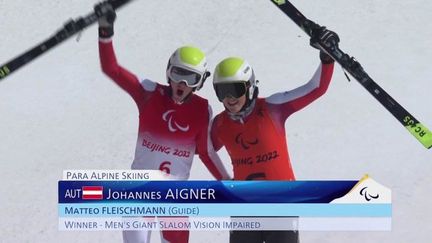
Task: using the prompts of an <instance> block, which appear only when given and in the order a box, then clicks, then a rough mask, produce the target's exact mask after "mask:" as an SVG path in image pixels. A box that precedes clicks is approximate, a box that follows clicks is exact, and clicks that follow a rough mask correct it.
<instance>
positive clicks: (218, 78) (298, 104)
mask: <svg viewBox="0 0 432 243" xmlns="http://www.w3.org/2000/svg"><path fill="white" fill-rule="evenodd" d="M318 41H320V42H321V43H328V44H332V45H337V43H338V42H339V37H338V36H337V35H336V33H334V32H332V31H329V30H327V29H325V28H319V29H316V30H315V33H314V35H313V37H312V38H311V45H312V46H314V47H317V42H318ZM320 59H321V64H320V65H319V67H318V70H317V71H316V72H315V74H314V75H313V77H312V79H311V80H310V81H309V82H308V83H306V84H304V85H303V86H300V87H298V88H296V89H294V90H291V91H287V92H282V93H276V94H273V95H271V96H270V97H267V98H258V97H257V96H258V87H257V86H256V84H257V81H256V80H255V74H254V71H253V69H252V67H251V66H250V65H249V64H248V63H247V61H245V60H244V59H242V58H239V57H230V58H226V59H224V60H223V61H221V62H220V63H219V64H218V65H217V66H216V69H215V72H214V77H213V86H214V89H215V92H216V95H217V97H218V99H219V101H220V102H222V103H223V104H224V107H225V111H223V112H221V113H220V114H218V115H217V116H216V117H215V119H214V121H213V127H212V131H211V136H212V140H213V144H214V145H215V149H216V150H219V149H220V148H221V147H222V146H225V148H226V150H227V152H228V154H229V156H230V158H231V162H232V165H233V170H234V180H289V181H290V180H295V176H294V171H293V169H292V166H291V162H290V158H289V155H288V149H287V140H286V136H285V134H286V133H285V121H286V120H287V119H288V117H289V116H290V115H292V114H293V113H294V112H297V111H299V110H300V109H302V108H304V107H306V106H307V105H309V104H310V103H312V102H313V101H314V100H316V99H317V98H319V97H320V96H322V95H323V94H324V93H325V92H326V90H327V88H328V86H329V84H330V80H331V77H332V74H333V66H334V61H333V59H332V58H331V57H330V56H328V55H327V54H325V53H324V52H321V53H320ZM294 220H295V219H294ZM230 242H231V243H243V242H248V243H262V242H266V243H282V242H283V243H287V242H298V231H296V230H293V231H232V232H231V234H230Z"/></svg>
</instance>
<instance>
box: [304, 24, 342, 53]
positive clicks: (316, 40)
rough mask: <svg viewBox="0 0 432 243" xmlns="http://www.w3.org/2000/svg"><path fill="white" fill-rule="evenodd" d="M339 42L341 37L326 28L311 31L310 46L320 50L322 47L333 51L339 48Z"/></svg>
mask: <svg viewBox="0 0 432 243" xmlns="http://www.w3.org/2000/svg"><path fill="white" fill-rule="evenodd" d="M339 41H340V40H339V36H338V35H337V34H336V33H335V32H333V31H331V30H328V29H327V28H326V27H325V26H317V27H316V28H314V29H312V31H311V38H310V45H311V46H312V47H314V48H317V49H320V48H319V45H321V46H323V47H328V48H329V49H333V48H336V47H337V46H338V43H339Z"/></svg>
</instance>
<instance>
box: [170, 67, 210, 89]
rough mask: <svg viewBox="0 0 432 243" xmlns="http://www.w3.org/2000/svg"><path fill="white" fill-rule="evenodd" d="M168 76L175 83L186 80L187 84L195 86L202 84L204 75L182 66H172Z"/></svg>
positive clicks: (191, 86)
mask: <svg viewBox="0 0 432 243" xmlns="http://www.w3.org/2000/svg"><path fill="white" fill-rule="evenodd" d="M168 78H169V79H170V80H171V81H173V82H175V83H181V82H184V83H185V84H186V86H188V87H190V88H195V87H198V86H199V85H200V84H201V80H202V78H203V75H202V74H199V73H196V72H193V71H190V70H187V69H184V68H181V67H176V66H171V67H170V68H169V69H168Z"/></svg>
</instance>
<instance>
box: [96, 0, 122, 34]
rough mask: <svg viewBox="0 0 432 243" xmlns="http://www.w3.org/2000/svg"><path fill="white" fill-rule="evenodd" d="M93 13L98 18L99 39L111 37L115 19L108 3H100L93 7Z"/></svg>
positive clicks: (114, 14)
mask: <svg viewBox="0 0 432 243" xmlns="http://www.w3.org/2000/svg"><path fill="white" fill-rule="evenodd" d="M94 11H95V14H96V16H98V17H99V20H98V23H99V37H100V38H110V37H112V36H113V35H114V21H115V19H116V17H117V15H116V12H115V11H114V8H113V7H112V5H111V4H110V3H109V2H108V1H105V2H101V3H99V4H96V5H95V6H94Z"/></svg>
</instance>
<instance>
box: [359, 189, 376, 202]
mask: <svg viewBox="0 0 432 243" xmlns="http://www.w3.org/2000/svg"><path fill="white" fill-rule="evenodd" d="M367 188H368V187H367V186H365V187H363V188H362V189H361V190H360V195H362V196H364V198H365V199H366V201H368V202H369V201H370V200H372V199H378V198H379V194H376V195H372V194H370V193H368V191H367V190H366V189H367Z"/></svg>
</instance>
